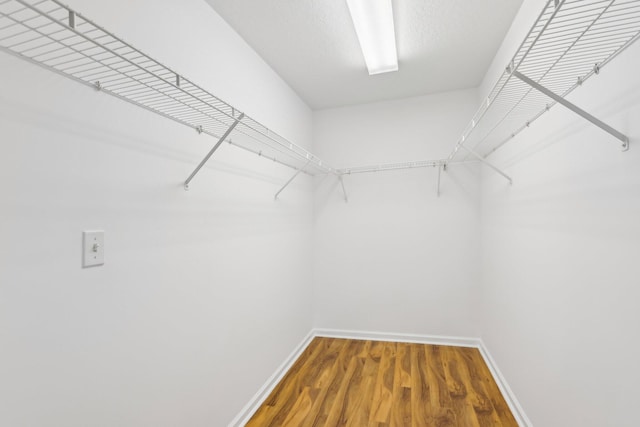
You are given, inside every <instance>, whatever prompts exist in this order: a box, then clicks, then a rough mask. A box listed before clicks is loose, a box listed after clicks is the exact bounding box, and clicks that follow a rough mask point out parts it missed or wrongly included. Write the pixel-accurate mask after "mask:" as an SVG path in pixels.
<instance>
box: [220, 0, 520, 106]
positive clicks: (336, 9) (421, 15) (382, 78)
mask: <svg viewBox="0 0 640 427" xmlns="http://www.w3.org/2000/svg"><path fill="white" fill-rule="evenodd" d="M207 1H208V2H209V4H211V6H212V7H213V8H214V9H215V10H216V11H217V12H218V13H219V14H220V15H221V16H222V17H223V18H224V19H225V20H226V21H227V22H228V23H229V24H230V25H231V27H233V28H234V29H235V30H236V31H237V32H238V33H239V34H240V35H241V36H242V37H243V38H244V39H245V40H246V41H247V43H248V44H249V45H251V46H252V47H253V48H254V49H255V50H256V51H257V52H258V54H260V55H261V56H262V57H263V58H264V60H265V61H266V62H267V63H269V65H271V67H273V69H274V70H275V71H276V72H277V73H278V74H280V76H282V78H283V79H284V80H285V81H286V82H287V83H289V85H290V86H291V87H292V88H293V89H294V90H295V91H296V92H297V93H298V94H299V95H300V97H301V98H302V99H303V100H305V102H307V104H309V106H310V107H311V108H313V109H322V108H330V107H337V106H342V105H350V104H360V103H367V102H374V101H380V100H386V99H394V98H404V97H409V96H417V95H425V94H429V93H434V92H442V91H448V90H455V89H463V88H470V87H476V86H478V85H479V84H480V82H481V80H482V78H483V76H484V74H485V72H486V71H487V68H488V67H489V64H490V63H491V60H492V59H493V57H494V55H495V53H496V51H497V50H498V47H499V46H500V43H501V42H502V39H503V38H504V36H505V34H506V32H507V30H508V29H509V26H510V25H511V22H512V20H513V18H514V16H515V14H516V12H517V11H518V8H519V7H520V5H521V3H522V0H393V8H394V21H395V27H396V42H397V47H398V60H399V67H400V70H399V71H398V72H393V73H386V74H379V75H374V76H369V75H368V73H367V68H366V66H365V63H364V58H363V57H362V52H361V50H360V46H359V44H358V39H357V37H356V34H355V30H354V28H353V23H352V21H351V17H350V15H349V10H348V8H347V4H346V1H345V0H207Z"/></svg>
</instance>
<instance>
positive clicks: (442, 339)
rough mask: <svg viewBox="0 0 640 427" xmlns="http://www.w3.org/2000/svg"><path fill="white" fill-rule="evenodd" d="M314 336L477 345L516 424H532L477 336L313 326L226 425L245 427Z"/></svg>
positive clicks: (530, 425) (522, 426) (527, 426)
mask: <svg viewBox="0 0 640 427" xmlns="http://www.w3.org/2000/svg"><path fill="white" fill-rule="evenodd" d="M315 337H328V338H347V339H357V340H375V341H392V342H408V343H417V344H433V345H450V346H458V347H473V348H477V349H478V350H479V351H480V354H481V355H482V358H483V359H484V361H485V363H486V364H487V366H488V367H489V370H490V371H491V374H492V375H493V379H494V380H495V382H496V384H497V385H498V388H499V389H500V391H501V392H502V395H503V396H504V398H505V400H506V401H507V405H509V409H510V410H511V413H512V414H513V416H514V417H515V418H516V421H517V422H518V425H520V426H521V427H533V424H532V423H531V421H530V420H529V418H528V417H527V416H526V414H525V413H524V410H523V409H522V406H521V405H520V403H519V402H518V400H517V399H516V397H515V395H514V394H513V392H512V391H511V388H510V387H509V384H507V381H506V380H505V379H504V377H503V376H502V373H501V372H500V370H499V369H498V366H497V365H496V362H495V360H493V357H491V354H490V353H489V350H487V347H486V346H485V344H484V342H482V340H481V339H480V338H471V337H451V336H442V335H417V334H401V333H390V332H366V331H349V330H340V329H322V328H319V329H312V330H311V331H310V332H309V334H307V336H306V337H305V338H304V339H303V340H302V342H301V343H300V344H298V346H297V347H296V348H295V349H294V350H293V352H292V353H291V354H290V355H289V357H287V359H286V360H285V362H284V363H283V364H282V365H280V366H279V367H278V369H277V370H276V372H274V373H273V375H271V376H270V377H269V379H268V380H267V382H266V383H265V384H264V385H263V386H262V387H261V388H260V390H258V392H257V393H256V394H255V396H253V398H252V399H251V400H250V401H249V403H247V404H246V405H245V407H244V408H243V409H242V411H240V413H239V414H238V415H237V416H236V417H235V418H234V419H233V421H231V423H230V424H229V427H241V426H244V425H245V424H246V423H247V422H248V421H249V419H250V418H251V417H252V416H253V414H254V413H255V412H256V411H257V410H258V408H259V407H260V405H262V403H263V402H264V401H265V400H266V398H267V397H268V396H269V393H271V391H272V390H273V389H274V388H275V387H276V385H278V383H279V382H280V380H281V379H282V378H283V377H284V375H285V374H286V373H287V371H288V370H289V369H290V368H291V366H293V364H294V363H295V361H296V360H297V359H298V357H300V355H301V354H302V352H303V351H304V350H305V349H306V348H307V347H308V346H309V344H310V343H311V341H312V340H313V339H314V338H315Z"/></svg>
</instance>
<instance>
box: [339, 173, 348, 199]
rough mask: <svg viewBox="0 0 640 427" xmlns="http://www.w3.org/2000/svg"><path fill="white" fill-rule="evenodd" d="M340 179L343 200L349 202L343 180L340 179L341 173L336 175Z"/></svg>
mask: <svg viewBox="0 0 640 427" xmlns="http://www.w3.org/2000/svg"><path fill="white" fill-rule="evenodd" d="M338 179H339V180H340V185H341V186H342V194H344V202H345V203H349V196H348V195H347V190H346V189H345V188H344V180H343V179H342V175H340V176H338Z"/></svg>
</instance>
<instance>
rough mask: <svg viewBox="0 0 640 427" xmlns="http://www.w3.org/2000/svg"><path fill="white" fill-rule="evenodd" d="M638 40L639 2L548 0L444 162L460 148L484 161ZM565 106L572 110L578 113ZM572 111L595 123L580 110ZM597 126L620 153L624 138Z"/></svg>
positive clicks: (454, 156)
mask: <svg viewBox="0 0 640 427" xmlns="http://www.w3.org/2000/svg"><path fill="white" fill-rule="evenodd" d="M639 37H640V1H638V0H548V1H547V2H546V4H545V6H544V8H543V10H542V12H541V14H540V16H539V17H538V19H537V20H536V22H535V24H534V25H533V27H532V28H531V30H530V31H529V34H528V35H527V37H526V38H525V40H524V41H523V43H522V44H521V45H520V47H519V49H518V51H517V52H516V54H515V55H514V57H513V59H512V61H511V63H510V64H508V66H507V67H506V69H505V71H504V72H503V73H502V75H501V76H500V78H499V79H498V82H497V83H496V84H495V86H494V87H493V89H492V90H491V92H490V94H489V96H488V97H487V98H486V100H485V102H484V103H483V104H482V105H481V106H480V108H479V109H478V111H477V112H476V114H475V115H474V116H473V118H472V120H471V122H470V123H469V125H468V126H467V127H466V129H465V130H464V132H463V134H462V136H461V138H460V139H459V140H458V142H457V143H456V145H455V148H454V150H453V151H452V153H451V154H450V156H449V157H448V158H447V160H448V161H452V160H454V159H455V158H456V157H457V156H459V155H460V152H461V150H460V148H469V149H471V150H473V151H474V152H476V153H478V154H479V155H481V156H483V157H486V156H488V155H489V154H491V153H493V152H494V151H495V150H497V149H498V148H500V147H501V146H503V145H504V144H505V143H506V142H508V141H509V140H511V139H512V138H513V137H515V136H516V135H517V134H518V133H520V132H522V131H523V130H524V129H526V128H527V127H528V126H529V125H530V124H531V123H533V122H534V121H535V120H536V119H538V118H539V117H540V116H541V115H542V114H544V113H545V112H547V111H548V110H549V109H550V108H551V107H553V106H554V105H555V104H556V103H558V102H560V103H563V100H564V98H565V97H566V96H567V95H568V94H569V93H571V92H572V91H573V90H575V89H576V88H578V87H579V86H581V85H582V84H583V83H584V82H585V81H586V80H587V79H588V78H590V77H591V76H593V75H594V74H598V73H599V72H600V70H602V68H603V67H605V66H606V65H607V64H608V63H609V62H610V61H611V60H613V59H614V58H615V57H616V56H617V55H619V54H620V53H621V52H623V51H624V50H625V49H626V48H627V47H629V46H630V45H631V44H632V43H633V42H635V41H636V40H637V39H638V38H639ZM518 76H523V77H524V78H525V79H527V78H528V79H529V80H531V81H532V83H533V84H535V85H537V86H541V87H542V89H545V88H546V89H547V90H548V91H550V92H552V93H553V94H555V95H556V97H554V98H551V97H549V96H547V95H545V94H544V93H542V92H541V91H540V90H539V89H534V87H533V86H532V83H526V82H525V80H522V78H521V77H518ZM564 102H566V103H567V104H569V105H566V104H565V105H566V106H568V107H569V108H571V109H573V110H574V111H576V110H580V109H579V108H577V107H575V106H573V105H571V104H570V103H568V101H564ZM576 112H578V114H581V115H583V117H585V118H587V119H588V120H591V119H593V120H595V122H599V121H598V120H597V119H595V118H593V117H587V116H589V115H588V114H587V113H585V112H583V111H581V110H580V111H576ZM593 120H592V121H593ZM595 122H594V123H595ZM598 126H600V127H602V128H603V129H605V130H607V131H608V132H610V133H612V135H614V136H616V137H617V138H618V139H620V140H621V141H622V146H623V149H626V148H627V147H628V140H626V141H625V138H626V137H624V135H622V134H620V133H619V132H617V131H615V130H614V129H611V128H609V127H608V126H606V125H605V124H604V123H601V122H599V123H598ZM465 155H466V156H469V155H470V154H468V153H467V154H465ZM465 158H466V157H465Z"/></svg>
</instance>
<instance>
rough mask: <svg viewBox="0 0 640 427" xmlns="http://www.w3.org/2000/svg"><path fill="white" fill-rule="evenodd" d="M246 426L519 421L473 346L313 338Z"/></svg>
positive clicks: (435, 426)
mask: <svg viewBox="0 0 640 427" xmlns="http://www.w3.org/2000/svg"><path fill="white" fill-rule="evenodd" d="M246 425H247V426H248V427H258V426H260V427H262V426H277V427H293V426H354V427H368V426H375V427H383V426H384V427H392V426H393V427H405V426H406V427H454V426H455V427H488V426H499V427H517V426H518V424H517V423H516V421H515V419H514V418H513V415H511V412H510V411H509V408H508V407H507V404H506V402H505V401H504V399H503V397H502V395H501V394H500V391H499V390H498V387H497V385H496V384H495V382H494V380H493V377H492V376H491V374H490V372H489V369H488V368H487V366H486V365H485V363H484V360H483V359H482V356H481V355H480V352H479V351H478V350H477V349H474V348H463V347H445V346H434V345H423V344H405V343H391V342H381V341H357V340H347V339H335V338H315V339H314V340H313V341H312V342H311V344H310V345H309V347H307V349H306V350H305V351H304V353H303V354H302V355H301V356H300V358H299V359H298V360H297V361H296V363H295V364H294V365H293V367H292V368H291V369H290V370H289V372H288V373H287V374H286V375H285V377H284V378H283V379H282V381H281V382H280V383H279V384H278V385H277V386H276V388H275V389H274V390H273V392H272V393H271V395H270V396H269V397H268V398H267V400H266V401H265V402H264V404H263V405H262V406H261V407H260V408H259V409H258V411H257V412H256V413H255V415H254V416H253V417H252V418H251V420H250V421H249V422H248V423H247V424H246Z"/></svg>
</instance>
